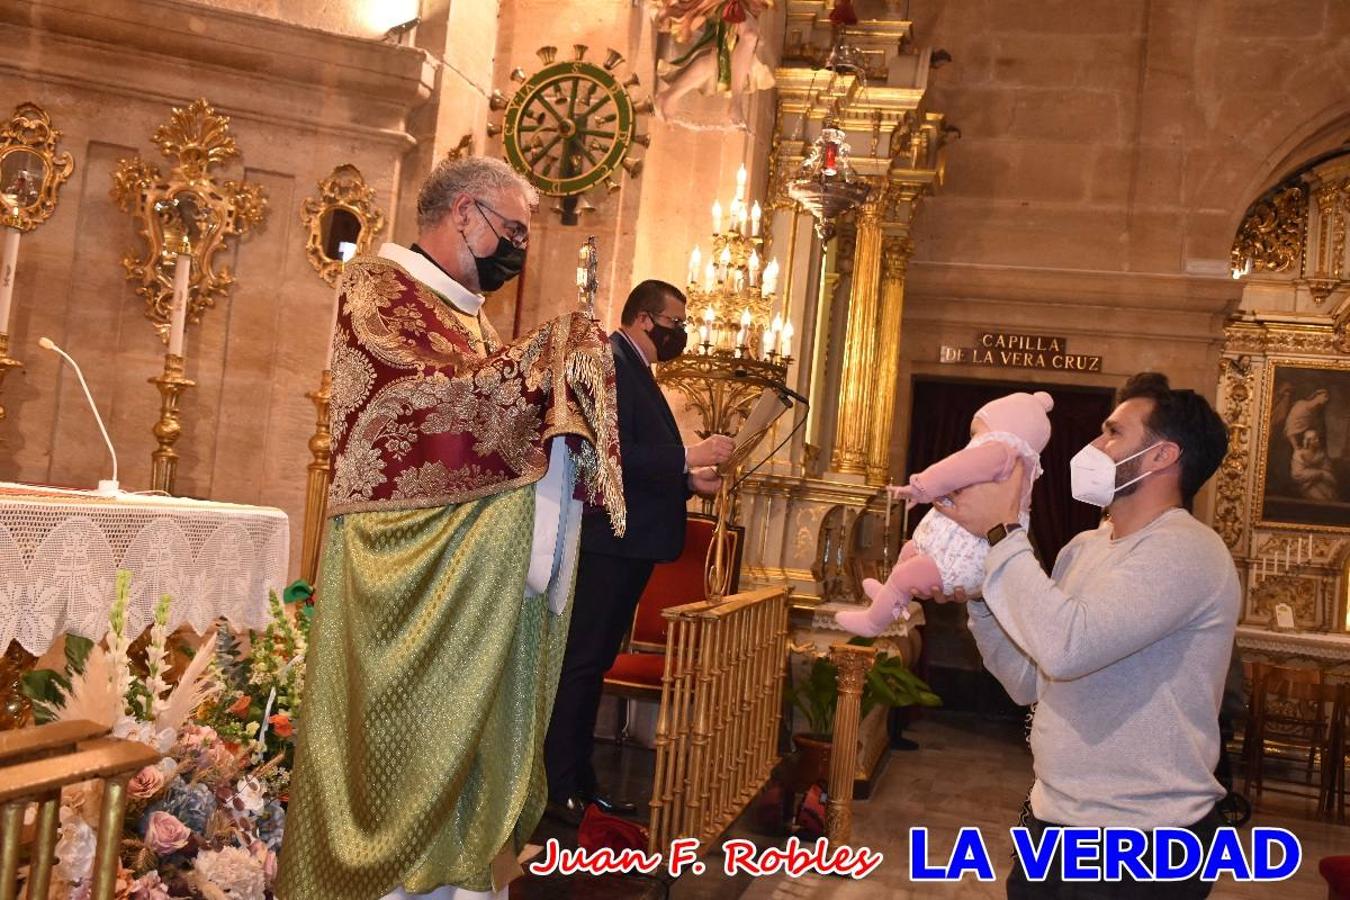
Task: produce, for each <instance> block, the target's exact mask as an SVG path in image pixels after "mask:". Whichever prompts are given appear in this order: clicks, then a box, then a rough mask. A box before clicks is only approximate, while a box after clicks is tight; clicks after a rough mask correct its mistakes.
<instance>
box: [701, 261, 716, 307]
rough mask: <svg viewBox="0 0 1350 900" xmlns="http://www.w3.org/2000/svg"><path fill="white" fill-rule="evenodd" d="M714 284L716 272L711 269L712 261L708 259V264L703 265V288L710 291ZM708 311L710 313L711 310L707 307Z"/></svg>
mask: <svg viewBox="0 0 1350 900" xmlns="http://www.w3.org/2000/svg"><path fill="white" fill-rule="evenodd" d="M716 286H717V272H716V271H715V270H714V269H713V261H712V260H711V259H710V260H708V264H707V265H706V266H704V267H703V290H705V291H707V292H709V293H711V292H712V290H713V288H715V287H716ZM708 312H709V313H711V312H712V310H711V309H709V310H708Z"/></svg>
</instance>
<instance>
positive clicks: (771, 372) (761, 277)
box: [656, 166, 793, 436]
mask: <svg viewBox="0 0 1350 900" xmlns="http://www.w3.org/2000/svg"><path fill="white" fill-rule="evenodd" d="M745 182H746V176H745V167H744V166H742V167H741V169H740V171H739V172H737V174H736V193H735V196H734V197H733V198H732V200H731V204H730V206H729V209H728V214H727V216H726V217H725V219H724V217H723V210H722V204H721V203H720V202H714V203H713V206H712V219H713V233H712V242H711V247H712V250H711V252H710V253H709V254H708V256H707V258H706V259H705V258H704V256H703V253H702V250H701V249H700V248H699V247H694V250H693V253H692V254H690V257H689V277H688V280H687V286H686V293H687V294H688V297H689V303H688V324H687V325H686V328H687V329H688V330H689V331H690V332H691V336H693V335H696V336H697V339H696V340H695V341H694V342H693V343H694V351H693V352H691V353H685V354H683V355H681V356H678V357H676V358H675V359H673V360H671V361H670V362H667V363H662V364H661V365H660V366H658V367H657V375H656V379H657V381H659V382H661V383H662V384H666V385H669V386H670V387H673V388H676V389H678V390H680V391H681V392H682V393H683V394H684V395H685V399H686V400H687V401H688V403H689V405H690V406H691V407H693V408H694V410H695V411H697V412H698V414H699V417H700V418H701V420H702V425H703V428H702V429H701V433H702V434H703V435H704V436H707V435H709V434H729V433H731V432H733V431H734V430H735V428H734V426H735V425H736V424H737V419H739V418H740V417H742V416H744V415H745V414H746V413H747V412H748V411H749V409H750V404H751V403H753V402H754V400H755V398H756V397H758V396H759V394H760V392H761V391H762V390H763V389H764V388H766V387H771V386H773V385H780V386H781V385H783V384H784V383H785V382H786V379H787V370H788V366H789V365H790V364H791V362H792V338H793V330H792V323H791V322H785V321H784V320H783V316H782V313H781V311H779V310H777V309H776V304H777V299H778V298H777V291H778V261H777V260H770V261H769V262H768V263H765V262H764V261H763V259H762V257H761V255H760V251H761V250H762V249H763V239H762V238H761V237H760V217H761V215H762V213H761V210H760V206H759V204H758V203H755V204H753V206H747V205H746V202H745Z"/></svg>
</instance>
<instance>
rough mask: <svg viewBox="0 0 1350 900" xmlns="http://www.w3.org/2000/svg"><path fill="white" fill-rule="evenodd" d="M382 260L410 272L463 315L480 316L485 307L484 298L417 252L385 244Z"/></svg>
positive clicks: (381, 249) (382, 250) (381, 254)
mask: <svg viewBox="0 0 1350 900" xmlns="http://www.w3.org/2000/svg"><path fill="white" fill-rule="evenodd" d="M379 255H380V258H381V259H387V260H389V261H390V262H396V263H398V264H399V265H400V266H402V267H403V268H405V269H407V270H408V274H409V275H411V276H412V277H414V278H416V279H417V280H418V281H420V282H422V283H423V284H425V285H426V286H427V287H429V288H431V289H432V290H433V291H435V292H436V293H438V294H440V295H441V296H442V297H444V298H445V299H447V300H449V301H450V303H451V304H453V305H454V307H455V309H458V310H459V311H460V312H462V313H467V314H468V315H471V316H476V315H478V310H480V309H482V307H483V298H482V296H480V295H478V294H475V293H474V292H473V291H471V290H469V289H468V288H466V287H465V286H464V285H462V284H460V283H459V282H458V281H456V280H455V279H453V278H451V277H450V276H449V275H447V274H446V273H445V271H444V270H442V269H441V267H440V266H438V265H436V264H435V263H434V262H432V261H431V260H429V259H427V258H426V257H425V256H423V255H422V254H420V253H418V252H417V251H416V250H409V249H408V248H407V247H401V246H399V245H398V244H385V245H383V246H382V247H380V253H379Z"/></svg>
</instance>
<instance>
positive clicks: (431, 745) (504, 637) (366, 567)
mask: <svg viewBox="0 0 1350 900" xmlns="http://www.w3.org/2000/svg"><path fill="white" fill-rule="evenodd" d="M537 199H538V198H537V195H536V194H535V192H534V189H533V188H532V187H531V186H530V185H529V184H528V183H527V182H525V181H524V180H523V179H521V178H520V177H519V176H518V175H517V174H516V173H515V172H514V171H512V170H511V168H510V167H509V166H507V165H506V164H505V163H502V162H500V161H498V160H492V159H478V158H471V159H462V160H457V161H445V162H442V163H441V164H440V165H438V166H437V167H436V169H435V170H434V171H433V172H432V173H431V175H430V176H428V178H427V181H426V182H425V184H424V185H423V186H422V189H421V191H420V193H419V195H418V208H417V211H418V230H419V234H418V240H417V242H416V243H414V244H413V245H412V247H411V248H404V247H400V246H397V245H394V244H386V245H384V247H382V248H381V250H380V252H379V255H378V256H376V257H361V258H358V259H355V260H352V261H351V262H349V263H348V264H347V267H346V271H345V273H344V275H343V280H342V290H341V292H340V298H339V313H338V325H337V329H336V331H335V333H334V339H333V340H334V355H333V365H332V367H333V393H332V406H331V412H330V421H331V423H332V432H333V441H334V452H333V480H332V484H331V487H330V491H329V498H328V515H329V520H328V523H327V534H326V543H325V546H324V550H323V556H322V560H321V564H320V573H319V579H318V581H319V583H318V586H317V587H318V590H317V610H316V616H315V621H314V628H313V632H312V634H311V639H310V645H309V652H308V668H307V670H306V675H305V685H306V687H305V695H304V705H303V708H302V710H301V717H300V724H299V728H300V736H299V743H298V746H297V750H296V767H295V774H294V781H293V784H292V789H291V803H290V807H289V810H288V815H287V821H286V837H285V844H284V846H283V848H282V854H281V871H280V873H279V876H278V888H277V896H278V897H279V898H280V900H379V898H383V897H395V898H406V897H414V896H418V895H430V896H432V897H435V898H437V900H441V898H451V900H463V898H465V897H474V896H480V897H481V896H489V895H496V896H505V892H506V891H505V884H506V882H507V881H508V880H509V878H510V877H511V876H512V875H513V874H515V873H516V872H518V871H519V869H518V866H517V865H516V858H517V854H518V853H519V852H520V850H521V848H522V847H523V845H524V842H525V841H526V839H527V838H528V837H529V836H530V834H531V833H532V832H533V830H534V828H535V826H536V824H537V823H538V821H539V818H540V815H541V814H542V812H543V808H544V803H545V794H546V790H545V778H544V770H543V757H542V746H543V740H544V733H545V730H546V729H547V726H548V721H549V714H550V711H551V708H552V704H553V695H554V691H555V689H556V687H557V683H558V671H559V666H560V665H561V661H562V654H563V648H564V646H565V643H566V637H567V627H568V616H569V613H570V600H571V593H572V585H573V580H574V578H575V571H576V553H577V535H578V527H579V524H580V514H581V507H582V505H583V503H587V504H591V505H594V506H597V507H602V508H604V509H605V510H607V511H608V514H609V518H610V520H611V524H612V526H613V528H614V529H615V531H616V532H620V533H621V532H622V531H623V527H624V519H625V515H624V507H623V487H622V475H621V470H620V467H619V449H618V431H617V426H616V418H615V417H616V411H615V403H614V359H613V356H612V355H611V353H610V348H609V345H608V343H607V340H606V338H605V336H604V334H603V333H602V332H601V330H600V328H599V325H598V323H596V322H594V321H592V320H591V318H590V317H589V316H588V315H586V314H584V313H582V312H574V313H570V314H567V315H562V316H559V317H558V318H556V319H554V320H552V321H550V322H548V323H546V324H544V325H543V326H541V327H540V328H538V329H537V330H535V331H533V332H531V333H530V334H528V335H526V336H525V337H523V338H521V339H520V340H518V341H516V342H515V343H512V344H509V345H504V344H503V343H502V341H501V340H500V339H499V338H498V336H497V334H496V332H494V331H493V329H492V327H491V326H490V325H489V324H488V321H487V319H486V317H484V316H483V314H482V312H481V306H482V304H483V298H482V296H481V293H480V292H482V291H492V290H495V289H497V288H498V287H501V285H502V284H503V283H504V282H505V281H507V280H509V279H510V278H512V277H514V276H515V275H517V274H519V272H520V270H521V268H522V267H523V265H524V251H525V248H526V246H527V244H528V240H529V222H530V212H531V208H532V207H533V206H534V205H535V204H536V203H537ZM568 293H569V294H570V293H571V291H570V289H569V290H568ZM560 301H561V304H562V305H566V304H567V303H570V302H571V301H570V300H563V299H562V298H561V297H560Z"/></svg>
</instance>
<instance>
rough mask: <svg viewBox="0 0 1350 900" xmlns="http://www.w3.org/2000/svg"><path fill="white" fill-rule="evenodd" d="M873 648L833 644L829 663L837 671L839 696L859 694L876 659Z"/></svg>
mask: <svg viewBox="0 0 1350 900" xmlns="http://www.w3.org/2000/svg"><path fill="white" fill-rule="evenodd" d="M876 655H877V649H876V648H875V647H861V646H858V645H856V644H835V645H834V646H832V647H831V648H830V662H832V663H834V666H835V668H836V669H837V670H838V671H839V675H838V682H837V684H838V689H839V693H840V694H861V693H862V688H863V682H864V681H866V680H867V673H868V672H869V671H870V670H871V668H872V663H873V661H874V660H875V659H876Z"/></svg>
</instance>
